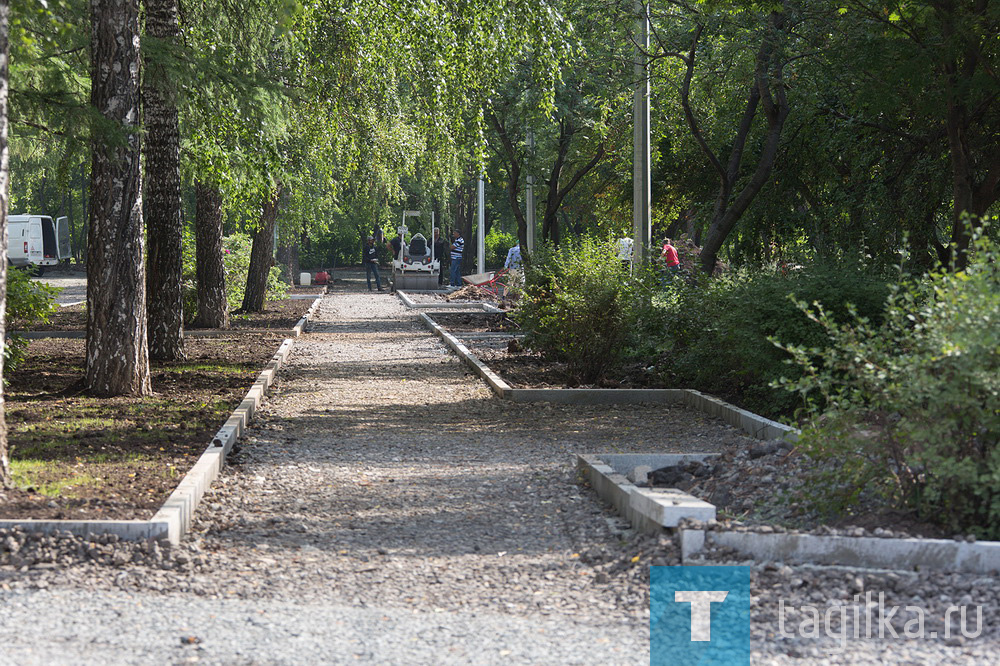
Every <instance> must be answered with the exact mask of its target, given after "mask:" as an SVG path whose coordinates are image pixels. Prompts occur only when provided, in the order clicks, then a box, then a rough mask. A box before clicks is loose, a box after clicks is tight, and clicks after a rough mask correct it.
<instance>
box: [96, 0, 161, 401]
mask: <svg viewBox="0 0 1000 666" xmlns="http://www.w3.org/2000/svg"><path fill="white" fill-rule="evenodd" d="M90 8H91V19H92V33H91V103H92V104H93V106H94V108H95V109H96V110H97V112H98V113H99V114H100V115H101V117H102V121H101V122H99V123H96V124H95V128H94V138H93V143H92V160H93V162H92V167H91V185H90V188H91V189H90V192H91V196H90V199H91V204H90V230H89V233H88V235H87V386H88V388H89V389H90V391H91V393H93V394H94V395H98V396H115V395H135V396H141V395H149V394H150V393H151V392H152V391H151V388H150V379H149V350H148V347H147V346H146V271H145V266H144V265H143V250H144V247H143V245H144V239H143V225H142V178H141V176H140V173H139V152H140V146H139V144H140V141H139V131H138V130H139V71H140V58H139V2H138V0H91V3H90Z"/></svg>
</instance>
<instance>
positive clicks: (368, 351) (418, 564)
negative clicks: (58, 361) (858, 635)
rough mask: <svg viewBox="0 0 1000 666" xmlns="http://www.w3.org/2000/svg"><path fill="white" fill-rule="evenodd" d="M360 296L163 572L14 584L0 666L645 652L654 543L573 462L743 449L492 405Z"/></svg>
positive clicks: (610, 659)
mask: <svg viewBox="0 0 1000 666" xmlns="http://www.w3.org/2000/svg"><path fill="white" fill-rule="evenodd" d="M359 284H361V283H359V282H351V281H348V282H346V283H345V282H339V283H338V285H336V286H335V293H334V294H332V295H330V296H328V297H327V298H325V299H324V301H323V304H322V307H321V309H320V311H319V313H318V315H317V317H316V319H315V321H314V322H313V323H312V324H311V325H310V329H309V334H308V335H306V336H304V337H303V338H302V339H300V340H299V341H297V343H296V345H295V348H294V350H293V354H292V356H291V358H290V361H289V363H288V365H287V366H286V367H285V368H284V369H283V370H282V372H281V379H280V382H279V386H278V390H277V391H276V393H275V395H274V397H273V399H272V400H271V401H270V402H269V404H268V406H267V408H266V409H265V410H264V412H263V413H262V417H261V418H260V419H259V420H258V421H257V422H256V423H255V425H254V427H253V428H252V429H251V431H250V434H249V436H248V437H247V438H246V439H245V440H244V442H243V446H242V450H241V451H240V452H239V453H238V454H237V455H236V456H235V457H234V458H233V460H232V463H233V464H232V465H231V466H229V467H227V469H226V470H225V471H224V474H223V476H222V477H221V478H220V480H219V481H218V482H217V483H216V485H215V486H214V488H213V489H212V490H211V491H210V492H209V494H208V495H207V496H206V498H205V500H204V503H203V505H202V508H201V509H200V510H199V518H198V520H197V522H196V525H195V529H194V532H193V533H192V534H191V536H190V537H189V539H188V540H187V541H188V543H187V544H186V546H185V548H182V549H181V551H180V553H174V554H168V555H167V556H164V558H163V560H162V563H161V564H162V566H167V567H171V568H169V569H161V568H157V567H156V566H150V563H149V562H143V563H142V564H139V565H136V564H129V565H123V566H121V567H117V568H116V567H109V566H101V565H97V564H94V563H86V564H78V565H74V566H67V567H55V568H52V569H43V570H42V571H41V572H37V571H35V570H34V569H32V570H29V571H27V572H24V573H23V574H21V575H11V577H10V581H9V582H3V583H2V584H0V599H2V600H3V602H4V603H3V605H2V607H0V644H5V646H6V647H5V650H4V653H3V655H2V656H0V662H5V663H60V662H61V663H74V662H75V663H80V662H86V661H88V660H93V661H94V662H96V661H107V659H108V655H109V654H110V655H112V661H114V662H119V661H121V662H127V663H148V662H149V661H151V660H154V661H156V660H165V661H172V660H176V659H180V658H186V657H187V656H191V657H197V658H198V659H200V660H201V661H202V662H203V663H244V662H246V663H274V662H281V661H287V662H288V663H292V662H296V663H302V662H303V661H304V662H307V663H309V662H311V663H316V662H322V661H329V660H332V661H341V660H351V661H353V657H354V656H358V657H359V658H361V659H362V660H370V661H377V662H389V663H484V662H486V663H490V662H499V661H512V662H522V663H523V662H536V663H636V662H643V661H646V660H647V659H648V628H647V622H648V596H647V590H646V585H645V583H644V582H643V580H642V575H641V572H640V569H641V567H638V566H632V565H633V564H634V563H631V562H630V560H629V558H630V557H632V556H633V553H637V552H639V550H638V549H641V548H645V549H646V552H650V546H651V544H654V545H655V540H654V541H653V542H650V541H649V540H648V539H647V540H644V541H643V540H640V541H642V543H639V542H637V541H636V539H632V540H631V541H629V540H628V539H627V535H626V534H624V533H623V528H624V527H625V526H624V525H622V524H621V521H619V520H618V519H617V518H616V517H615V516H614V515H613V514H612V513H610V512H608V511H607V510H606V509H605V508H603V507H602V506H601V505H600V504H599V503H598V502H597V501H596V500H595V498H594V497H593V496H592V495H591V494H590V492H589V491H588V490H586V489H585V488H582V487H581V486H579V485H577V484H576V480H575V477H574V475H573V472H572V470H573V464H572V462H573V461H572V457H571V454H572V453H574V452H577V451H644V450H663V449H667V450H675V451H703V450H718V449H719V448H720V447H722V446H725V445H731V444H735V443H737V442H739V441H741V440H742V437H741V436H739V435H737V434H736V433H735V431H733V430H732V429H731V428H729V427H728V426H725V425H724V424H721V423H720V422H717V421H715V420H713V419H709V418H707V417H704V416H702V415H700V414H697V413H693V412H689V411H687V410H684V409H662V408H651V407H638V406H636V407H614V406H612V407H566V406H549V405H515V404H511V403H505V402H502V401H500V400H498V399H496V398H495V397H493V396H492V394H491V393H490V392H489V391H488V390H487V389H486V388H485V387H484V385H483V384H482V383H481V382H479V381H478V380H476V379H475V378H474V377H472V376H471V375H470V374H469V373H468V372H467V371H466V369H465V367H464V366H463V365H462V364H461V363H460V362H459V361H458V360H457V359H456V358H455V357H454V356H453V355H452V354H450V353H449V352H448V351H447V350H446V348H445V347H444V345H443V344H442V343H441V342H440V341H439V340H437V339H436V338H434V337H432V336H431V335H430V334H429V333H428V332H427V331H426V330H425V329H424V328H423V327H422V326H420V324H419V321H418V319H417V315H416V314H415V313H413V312H411V311H409V310H407V309H406V308H404V307H403V306H402V305H401V304H400V303H399V302H398V300H397V299H395V298H394V297H391V296H388V295H383V294H376V295H369V294H368V293H367V292H364V291H362V290H361V289H359V288H358V285H359ZM623 537H625V538H624V539H623ZM667 546H668V547H669V544H667ZM110 547H111V546H109V548H110ZM623 553H624V554H627V555H628V556H629V558H626V559H625V560H624V561H625V562H626V563H627V564H628V565H629V566H619V560H621V559H622V554H623ZM665 555H666V554H665V553H664V556H663V557H661V559H660V561H659V563H661V564H667V563H668V559H666V558H665ZM157 558H159V554H157ZM121 559H125V558H121ZM151 561H152V560H150V562H151ZM157 562H160V560H159V559H157ZM0 575H2V572H0ZM2 580H3V578H2V577H0V581H2ZM4 588H10V591H9V592H3V591H2V590H3V589H4ZM39 588H41V589H39ZM55 608H58V609H59V611H58V615H60V616H61V618H62V619H60V620H59V621H58V622H49V620H52V616H53V614H55V613H56V611H55ZM258 615H259V616H260V617H258ZM153 617H155V618H158V619H157V620H156V621H154V622H152V624H151V626H150V627H149V628H147V629H145V630H141V631H140V629H139V628H140V627H141V626H142V625H143V623H145V622H149V621H150V619H151V618H153ZM261 623H263V625H264V626H267V627H268V630H267V631H262V630H261V629H260V628H259V626H258V625H259V624H261ZM14 627H17V631H16V632H15V631H12V628H14ZM188 634H190V635H192V636H196V637H197V639H198V640H199V641H200V642H198V643H195V644H192V645H182V644H181V640H182V638H186V637H187V635H188ZM35 641H38V642H37V643H36V642H35ZM580 645H587V646H588V647H587V649H585V650H581V649H580V647H579V646H580ZM8 660H9V661H8Z"/></svg>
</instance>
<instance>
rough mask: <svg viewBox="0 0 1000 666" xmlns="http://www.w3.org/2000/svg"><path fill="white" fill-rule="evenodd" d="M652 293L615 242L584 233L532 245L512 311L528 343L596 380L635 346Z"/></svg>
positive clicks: (647, 281)
mask: <svg viewBox="0 0 1000 666" xmlns="http://www.w3.org/2000/svg"><path fill="white" fill-rule="evenodd" d="M652 294H653V291H652V290H651V289H650V276H649V275H648V274H645V273H644V274H643V276H641V277H640V278H638V279H632V278H630V277H629V275H628V272H627V270H626V269H623V267H622V265H621V263H620V262H619V261H618V259H617V254H616V251H615V249H614V248H612V247H611V246H610V245H608V244H607V243H601V242H599V241H596V240H595V239H592V238H587V237H584V238H581V239H573V240H570V241H567V242H565V243H563V244H562V245H561V246H559V247H558V248H552V247H550V246H542V247H539V248H536V250H535V253H534V255H533V256H532V258H531V261H530V262H529V263H528V264H527V265H526V266H525V287H524V292H523V294H522V297H521V305H520V307H519V308H518V310H517V311H516V314H515V317H516V318H517V320H518V322H519V323H520V324H521V326H522V327H523V328H524V329H525V330H527V331H528V336H527V337H526V343H527V345H528V346H529V347H531V348H533V349H538V350H540V351H542V352H543V353H545V354H546V355H548V356H550V357H552V358H555V359H558V360H562V361H565V362H566V363H567V366H568V370H569V372H570V373H571V374H572V375H574V376H575V377H576V378H577V379H578V380H579V381H582V382H588V383H589V382H595V381H598V380H600V379H602V378H603V377H604V375H605V373H607V372H608V371H609V370H610V369H611V368H613V367H614V366H616V365H618V364H619V363H621V362H622V361H623V360H624V359H625V358H626V357H627V356H628V355H629V353H630V352H632V351H634V350H635V349H636V344H637V337H638V330H639V329H638V328H637V324H638V323H639V321H640V319H641V317H642V314H643V313H644V312H648V311H649V310H650V306H649V303H650V300H651V297H652Z"/></svg>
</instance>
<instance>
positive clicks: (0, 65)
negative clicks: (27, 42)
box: [0, 0, 10, 488]
mask: <svg viewBox="0 0 1000 666" xmlns="http://www.w3.org/2000/svg"><path fill="white" fill-rule="evenodd" d="M9 25H10V2H9V0H0V252H2V253H3V256H5V257H6V256H7V191H8V188H9V176H10V173H9V171H8V169H7V80H8V67H7V54H8V52H9V48H8V42H9V40H8V35H9ZM6 306H7V262H6V261H0V340H4V339H6V331H7V329H6V321H5V320H4V314H5V312H6V310H7V307H6ZM3 356H4V355H3V354H0V488H7V487H8V486H9V485H10V462H9V461H8V459H7V417H6V413H5V409H4V393H3Z"/></svg>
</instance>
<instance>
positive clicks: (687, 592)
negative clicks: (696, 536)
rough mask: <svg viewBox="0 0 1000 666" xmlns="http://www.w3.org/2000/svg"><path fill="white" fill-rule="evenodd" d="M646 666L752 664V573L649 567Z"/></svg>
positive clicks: (732, 569)
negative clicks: (648, 665) (647, 652)
mask: <svg viewBox="0 0 1000 666" xmlns="http://www.w3.org/2000/svg"><path fill="white" fill-rule="evenodd" d="M649 663H650V666H660V665H661V664H662V665H663V666H668V665H669V666H696V665H697V666H707V665H709V664H734V665H739V664H749V663H750V569H749V568H747V567H650V570H649Z"/></svg>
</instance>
